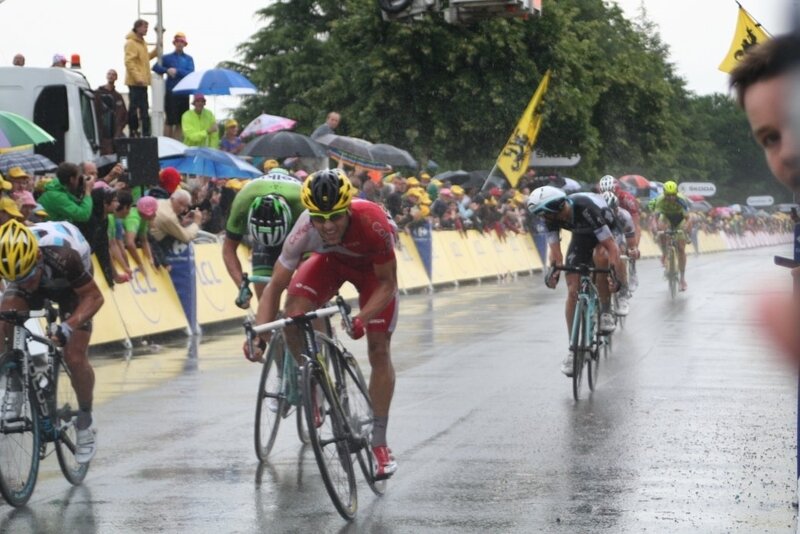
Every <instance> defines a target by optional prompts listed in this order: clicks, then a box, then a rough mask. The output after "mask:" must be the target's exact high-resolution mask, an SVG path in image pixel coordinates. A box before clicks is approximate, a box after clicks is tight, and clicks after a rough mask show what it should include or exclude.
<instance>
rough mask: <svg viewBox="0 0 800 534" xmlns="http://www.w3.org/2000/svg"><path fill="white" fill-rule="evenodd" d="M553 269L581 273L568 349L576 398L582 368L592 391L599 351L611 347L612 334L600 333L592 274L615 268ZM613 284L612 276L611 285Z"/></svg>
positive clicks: (611, 273) (598, 298) (578, 395)
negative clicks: (570, 354)
mask: <svg viewBox="0 0 800 534" xmlns="http://www.w3.org/2000/svg"><path fill="white" fill-rule="evenodd" d="M552 269H553V270H555V271H565V272H568V273H577V274H580V282H579V287H578V299H577V301H576V302H575V312H574V314H573V316H572V329H571V330H570V341H569V350H570V352H571V353H572V396H573V398H574V399H575V400H576V401H577V400H580V396H581V383H582V381H583V370H584V367H585V368H586V375H587V383H588V384H589V390H590V391H594V388H595V385H596V384H597V375H598V373H599V371H600V352H601V351H603V352H606V351H610V350H611V342H610V339H611V334H601V333H600V297H599V295H598V293H597V286H595V284H594V281H593V277H594V275H595V274H610V275H611V276H612V277H614V270H613V269H599V268H596V267H592V266H591V265H586V264H580V265H576V266H568V265H554V266H553V267H552ZM616 284H617V282H616V278H615V277H614V285H616Z"/></svg>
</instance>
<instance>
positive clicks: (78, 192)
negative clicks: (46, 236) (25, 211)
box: [39, 161, 95, 225]
mask: <svg viewBox="0 0 800 534" xmlns="http://www.w3.org/2000/svg"><path fill="white" fill-rule="evenodd" d="M56 177H57V178H58V179H57V180H51V181H50V182H48V183H47V185H46V186H45V188H44V193H42V195H41V196H40V197H39V204H41V205H42V207H43V208H44V209H45V211H47V214H48V216H49V217H50V220H51V221H67V222H71V223H73V224H78V225H80V224H81V223H86V222H87V221H88V220H89V218H90V217H91V216H92V208H93V207H94V203H93V201H92V188H93V187H94V182H95V178H94V177H93V176H88V175H84V174H82V173H81V170H80V168H79V167H78V166H77V165H75V164H74V163H69V162H66V161H65V162H64V163H61V164H59V166H58V168H57V169H56Z"/></svg>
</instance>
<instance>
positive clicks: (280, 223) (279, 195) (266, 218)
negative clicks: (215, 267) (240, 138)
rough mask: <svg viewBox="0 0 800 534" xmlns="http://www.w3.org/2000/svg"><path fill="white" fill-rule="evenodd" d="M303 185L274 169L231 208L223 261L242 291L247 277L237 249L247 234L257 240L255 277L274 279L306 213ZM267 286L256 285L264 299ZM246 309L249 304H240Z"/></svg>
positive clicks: (240, 194) (243, 192) (238, 196)
mask: <svg viewBox="0 0 800 534" xmlns="http://www.w3.org/2000/svg"><path fill="white" fill-rule="evenodd" d="M301 189H302V183H300V181H299V180H297V179H296V178H294V177H293V176H291V175H289V173H288V172H286V171H285V170H284V169H278V168H276V169H272V170H271V171H269V173H268V174H266V175H264V176H262V177H261V178H258V179H256V180H252V181H250V182H249V183H248V184H247V185H245V186H244V187H243V188H242V190H241V191H239V192H238V193H237V194H236V197H235V198H234V200H233V203H232V204H231V209H230V214H229V215H228V221H227V223H226V225H225V241H224V243H223V245H222V259H223V261H224V262H225V268H226V269H227V270H228V274H229V275H230V277H231V279H232V280H233V281H234V283H235V284H236V285H237V286H239V287H241V285H242V282H243V279H244V276H243V274H242V264H241V262H240V261H239V256H238V255H237V254H236V249H237V248H238V247H239V243H241V241H242V237H243V236H244V235H245V234H249V235H250V236H252V238H253V258H252V271H251V272H252V273H253V274H254V275H257V276H272V267H273V265H275V261H276V260H277V259H278V256H279V255H280V253H281V247H282V245H283V240H284V239H285V238H286V235H287V234H288V233H289V231H290V230H291V229H292V226H293V225H294V222H295V221H296V220H297V218H298V217H299V216H300V214H301V213H302V212H303V210H304V209H305V208H304V207H303V204H302V203H301V202H300V191H301ZM265 285H266V284H264V283H262V282H257V283H255V289H256V296H257V297H260V296H261V292H262V291H263V290H264V286H265ZM237 305H239V306H241V307H242V308H248V307H249V306H250V302H249V298H248V299H247V301H243V302H237Z"/></svg>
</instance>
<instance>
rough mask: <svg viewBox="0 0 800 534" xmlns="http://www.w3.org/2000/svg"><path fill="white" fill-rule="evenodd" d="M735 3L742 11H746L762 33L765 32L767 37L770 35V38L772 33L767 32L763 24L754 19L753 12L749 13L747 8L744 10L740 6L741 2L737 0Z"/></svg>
mask: <svg viewBox="0 0 800 534" xmlns="http://www.w3.org/2000/svg"><path fill="white" fill-rule="evenodd" d="M736 5H737V6H739V9H741V10H742V11H744V12H745V13H747V16H748V17H750V18H751V19H753V21H755V23H756V26H758V27H759V28H761V31H763V32H764V33H766V34H767V36H768V37H770V38H771V37H772V34H771V33H769V32H768V31H767V29H766V28H765V27H764V25H763V24H761V23H760V22H759V21H757V20H756V18H755V17H754V16H753V14H752V13H750V12H749V11H747V10H746V9H745V8H744V7H742V4H740V3H739V0H736Z"/></svg>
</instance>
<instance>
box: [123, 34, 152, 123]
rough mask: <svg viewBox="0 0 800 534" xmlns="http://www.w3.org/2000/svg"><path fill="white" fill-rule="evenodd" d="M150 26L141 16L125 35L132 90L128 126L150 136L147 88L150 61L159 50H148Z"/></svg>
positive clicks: (128, 82)
mask: <svg viewBox="0 0 800 534" xmlns="http://www.w3.org/2000/svg"><path fill="white" fill-rule="evenodd" d="M149 26H150V25H149V23H148V22H147V21H146V20H144V19H138V20H137V21H136V22H134V23H133V29H132V30H131V31H130V32H129V33H128V35H127V36H126V37H125V85H127V86H128V90H129V95H128V100H129V103H128V128H129V130H130V136H131V137H139V136H140V135H141V136H142V137H150V102H149V101H148V99H147V88H148V87H149V86H150V60H151V59H153V58H154V57H156V55H157V51H156V49H155V48H153V49H152V50H150V51H149V52H148V50H147V43H145V42H144V36H145V35H147V29H148V28H149ZM140 122H141V126H142V130H141V132H140V131H139V123H140Z"/></svg>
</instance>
